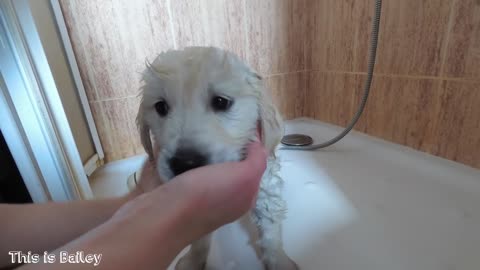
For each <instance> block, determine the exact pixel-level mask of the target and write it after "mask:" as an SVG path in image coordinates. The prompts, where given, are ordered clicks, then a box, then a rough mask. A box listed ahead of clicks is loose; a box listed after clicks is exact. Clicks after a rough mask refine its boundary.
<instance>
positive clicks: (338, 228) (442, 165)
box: [91, 118, 480, 270]
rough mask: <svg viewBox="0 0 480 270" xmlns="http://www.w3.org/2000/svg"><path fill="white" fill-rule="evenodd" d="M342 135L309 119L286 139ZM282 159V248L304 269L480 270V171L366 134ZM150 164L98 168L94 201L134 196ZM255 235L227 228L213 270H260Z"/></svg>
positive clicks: (292, 126) (236, 226) (290, 125)
mask: <svg viewBox="0 0 480 270" xmlns="http://www.w3.org/2000/svg"><path fill="white" fill-rule="evenodd" d="M339 131H341V128H339V127H336V126H332V125H328V124H325V123H322V122H319V121H315V120H311V119H303V118H302V119H295V120H292V121H287V122H286V132H287V133H298V132H300V133H306V134H309V135H310V136H312V137H313V138H314V140H315V141H325V140H327V139H329V138H331V137H333V136H335V135H336V134H337V133H338V132H339ZM278 153H279V158H280V160H281V164H282V169H281V172H280V173H281V175H282V177H283V178H284V180H285V190H284V196H285V198H286V200H287V204H288V208H289V210H288V213H287V219H286V220H285V222H284V224H283V236H284V246H285V250H286V252H287V253H288V254H289V255H290V257H291V258H292V259H293V260H295V261H296V262H297V263H298V265H299V267H300V269H302V270H310V269H311V270H318V269H321V270H443V269H445V270H453V269H458V270H478V269H480V171H479V170H476V169H472V168H469V167H466V166H463V165H460V164H458V163H455V162H452V161H448V160H445V159H441V158H438V157H434V156H431V155H428V154H426V153H422V152H418V151H415V150H412V149H409V148H406V147H403V146H399V145H396V144H392V143H389V142H385V141H382V140H379V139H376V138H372V137H369V136H367V135H364V134H361V133H358V132H352V133H350V134H349V135H348V136H347V137H346V138H345V139H343V140H342V141H340V142H339V143H337V144H336V145H334V146H332V147H330V148H327V149H324V150H318V151H314V152H310V151H308V152H307V151H292V150H287V151H283V150H279V152H278ZM144 160H145V156H137V157H132V158H129V159H125V160H121V161H117V162H113V163H110V164H107V165H106V166H104V167H103V168H101V169H99V170H98V171H97V172H95V173H94V175H92V177H91V185H92V189H93V191H94V193H95V195H96V196H97V197H111V196H117V195H121V194H124V193H125V192H127V184H126V179H127V177H128V175H130V174H131V173H132V172H134V171H135V170H137V169H138V168H139V166H141V164H142V162H143V161H144ZM247 232H248V230H247V229H246V228H245V226H244V224H241V223H239V222H236V223H233V224H229V225H227V226H224V227H222V228H220V229H219V230H218V232H217V233H216V234H215V235H214V236H213V242H212V248H211V252H210V255H209V264H210V265H211V268H209V269H222V270H224V269H249V270H250V269H252V270H253V269H261V268H260V264H259V262H258V259H257V258H256V255H255V252H254V250H253V249H252V248H251V247H250V245H249V244H248V241H249V237H251V235H250V236H249V234H248V233H247ZM186 250H187V249H185V250H184V251H182V253H181V254H180V255H179V256H181V255H182V254H184V253H185V251H186ZM234 254H235V256H234ZM177 259H178V257H177ZM177 259H176V260H177ZM176 260H175V261H174V262H173V263H172V266H170V268H169V269H174V268H173V265H174V264H175V262H176Z"/></svg>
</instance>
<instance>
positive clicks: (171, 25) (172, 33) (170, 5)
mask: <svg viewBox="0 0 480 270" xmlns="http://www.w3.org/2000/svg"><path fill="white" fill-rule="evenodd" d="M167 13H168V21H169V24H170V35H172V41H173V48H174V49H177V40H176V38H175V30H174V29H175V28H174V26H173V12H172V1H171V0H167Z"/></svg>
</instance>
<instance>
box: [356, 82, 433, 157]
mask: <svg viewBox="0 0 480 270" xmlns="http://www.w3.org/2000/svg"><path fill="white" fill-rule="evenodd" d="M439 85H440V81H438V80H430V79H412V78H398V77H393V78H392V77H386V76H375V78H374V80H373V84H372V89H371V94H370V96H369V100H368V102H367V107H366V109H365V111H364V114H363V115H362V118H361V119H360V121H359V123H358V126H357V127H356V129H357V130H359V131H362V132H365V133H367V134H370V135H373V136H377V137H380V138H382V139H385V140H389V141H393V142H396V143H399V144H403V145H407V146H410V147H412V148H416V149H420V148H428V147H429V146H431V140H432V136H434V134H432V129H433V124H434V119H436V106H437V104H438V100H439V99H438V96H439V94H438V88H439ZM362 92H363V90H357V92H356V96H355V104H354V108H353V109H354V110H356V108H357V107H358V104H359V102H360V99H361V96H362V94H363V93H362Z"/></svg>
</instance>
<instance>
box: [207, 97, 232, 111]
mask: <svg viewBox="0 0 480 270" xmlns="http://www.w3.org/2000/svg"><path fill="white" fill-rule="evenodd" d="M211 105H212V108H213V110H214V111H216V112H225V111H227V110H228V109H230V107H232V105H233V100H230V99H228V98H225V97H221V96H215V97H213V98H212V104H211Z"/></svg>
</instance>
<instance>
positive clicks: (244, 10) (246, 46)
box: [242, 0, 250, 62]
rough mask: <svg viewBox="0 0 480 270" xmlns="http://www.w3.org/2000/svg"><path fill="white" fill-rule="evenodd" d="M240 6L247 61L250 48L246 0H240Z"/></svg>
mask: <svg viewBox="0 0 480 270" xmlns="http://www.w3.org/2000/svg"><path fill="white" fill-rule="evenodd" d="M242 3H243V5H242V8H243V32H244V35H245V44H244V46H245V60H246V61H247V62H249V61H250V50H249V46H248V45H249V42H250V41H249V39H248V22H247V20H248V16H247V0H242Z"/></svg>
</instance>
